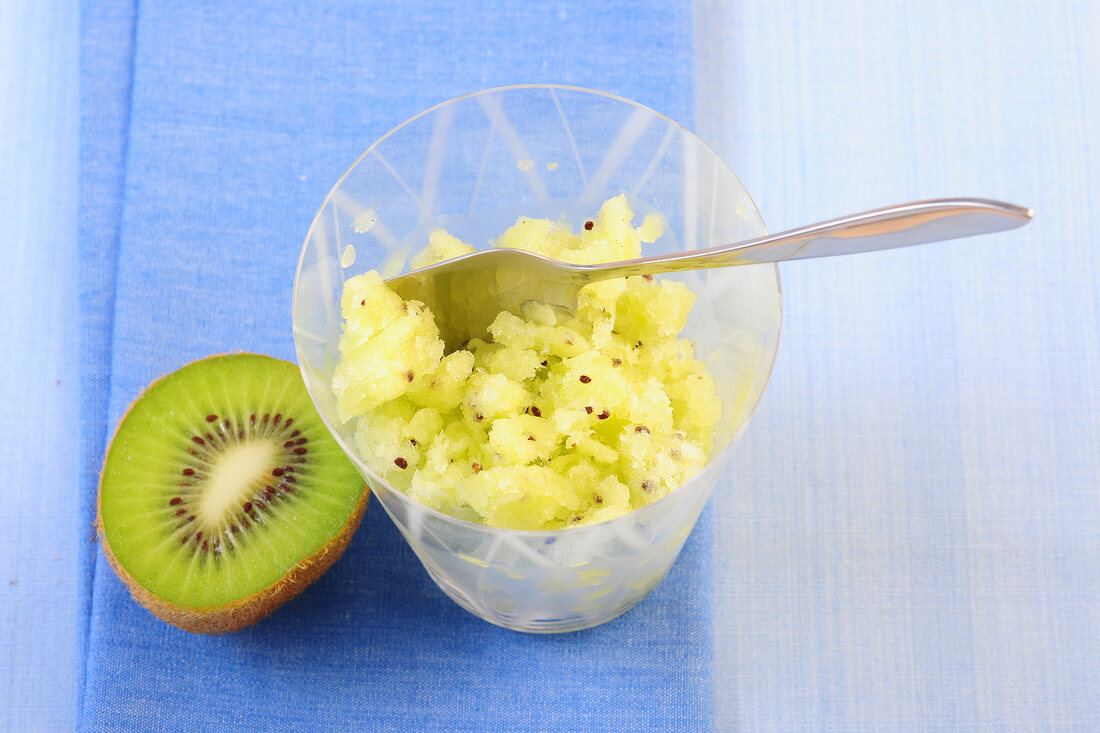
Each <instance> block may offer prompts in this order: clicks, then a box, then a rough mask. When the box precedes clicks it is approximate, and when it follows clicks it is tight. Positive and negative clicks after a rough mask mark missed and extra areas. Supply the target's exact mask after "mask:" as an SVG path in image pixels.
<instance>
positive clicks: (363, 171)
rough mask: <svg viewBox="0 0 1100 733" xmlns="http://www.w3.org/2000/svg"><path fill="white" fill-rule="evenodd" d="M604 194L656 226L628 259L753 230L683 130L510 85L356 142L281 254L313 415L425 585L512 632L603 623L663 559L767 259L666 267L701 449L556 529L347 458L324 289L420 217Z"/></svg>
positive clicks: (738, 383) (588, 101) (756, 342)
mask: <svg viewBox="0 0 1100 733" xmlns="http://www.w3.org/2000/svg"><path fill="white" fill-rule="evenodd" d="M620 193H622V194H626V196H627V200H628V201H629V203H630V205H631V207H632V208H633V209H634V211H635V215H636V218H635V226H637V225H638V224H639V223H640V222H641V218H642V216H644V215H645V214H647V213H650V212H657V213H659V214H660V215H661V216H662V217H663V218H664V220H665V222H666V227H665V234H664V235H663V236H662V237H661V238H659V239H658V240H657V242H655V243H654V244H649V245H646V246H645V250H644V253H643V254H645V255H650V254H658V253H661V252H671V251H677V250H690V249H698V248H705V247H713V246H718V245H722V244H727V243H731V242H735V241H738V240H741V239H748V238H750V237H755V236H758V235H761V234H764V233H765V229H764V224H763V222H762V221H761V219H760V215H759V213H758V212H757V211H756V208H755V207H754V205H753V203H752V201H751V199H750V198H749V195H748V193H747V192H746V191H745V189H744V187H743V186H742V185H741V183H740V181H738V180H737V177H736V176H734V174H733V173H732V171H730V169H729V168H728V167H727V166H726V165H725V164H724V163H723V162H722V161H721V160H720V159H719V158H718V157H717V156H716V155H715V154H714V152H713V151H711V150H710V148H708V147H707V146H706V145H704V144H703V143H702V142H701V141H700V140H699V139H698V138H696V137H695V136H694V135H693V134H692V133H690V132H689V131H688V130H686V129H685V128H683V127H682V126H680V125H678V124H677V123H675V122H673V121H672V120H670V119H668V118H667V117H664V116H662V115H660V114H658V113H656V112H654V111H653V110H650V109H648V108H646V107H644V106H642V105H640V104H637V103H634V102H631V101H629V100H626V99H622V98H620V97H615V96H613V95H609V94H603V93H599V92H593V91H590V90H585V89H578V88H573V87H565V86H551V85H527V86H515V87H502V88H497V89H489V90H485V91H481V92H477V93H474V94H470V95H467V96H464V97H459V98H457V99H453V100H451V101H449V102H445V103H443V104H440V105H437V106H435V107H432V108H431V109H429V110H427V111H425V112H422V113H421V114H419V115H417V116H416V117H413V118H412V119H410V120H408V121H407V122H405V123H403V124H401V125H399V126H398V127H396V128H395V129H393V130H392V131H391V132H389V133H388V134H386V135H385V136H384V137H382V138H381V139H380V140H378V141H377V142H375V143H374V144H373V145H371V146H370V148H368V149H367V151H366V152H365V153H363V155H362V156H361V157H360V158H359V160H357V161H356V162H355V163H354V164H353V165H352V166H351V168H350V169H348V171H347V172H346V173H344V175H343V176H342V177H341V178H340V180H339V181H337V183H336V185H335V186H334V187H333V189H332V191H331V192H330V193H329V195H328V197H327V198H326V199H325V201H324V203H323V204H322V205H321V208H320V210H319V211H318V213H317V215H316V217H315V218H314V220H313V224H312V226H311V227H310V229H309V232H308V234H307V235H306V240H305V244H304V246H303V249H302V255H301V259H300V261H299V264H298V272H297V275H296V278H295V282H294V295H293V312H294V315H293V321H294V342H295V347H296V350H297V355H298V361H299V364H300V365H301V368H302V373H303V375H304V377H305V382H306V386H307V387H308V389H309V392H310V394H311V395H312V397H313V400H314V402H315V403H316V405H317V408H318V410H319V411H320V413H321V417H322V418H323V419H324V421H325V424H326V425H327V426H328V428H329V429H330V430H331V431H332V433H333V434H334V435H335V436H336V439H337V440H338V441H339V442H340V444H341V445H342V446H343V448H344V450H345V451H346V452H347V454H348V455H349V456H350V457H351V459H352V460H353V461H354V462H355V464H356V466H357V467H358V469H359V471H360V472H361V473H362V475H363V477H364V479H365V480H366V482H367V483H368V484H369V486H370V488H371V489H372V491H373V492H374V494H375V496H376V497H377V499H378V501H379V503H381V505H382V506H383V507H384V508H385V510H386V512H387V513H388V514H389V516H390V517H391V518H392V519H393V521H394V522H395V523H396V524H397V527H398V528H399V529H400V531H401V534H402V535H404V537H405V539H406V540H407V541H408V543H409V545H410V546H411V547H412V549H413V550H414V551H415V553H416V555H417V556H418V557H419V558H420V560H421V562H422V563H423V565H424V567H425V569H426V570H427V571H428V573H429V574H430V575H431V577H432V578H433V579H434V580H435V582H436V583H437V584H438V585H439V587H440V588H441V589H442V590H443V591H444V592H445V593H446V594H447V595H448V596H450V597H451V598H452V599H454V600H455V602H457V603H458V604H459V605H461V606H462V607H463V608H465V609H466V610H468V611H470V612H471V613H473V614H475V615H477V616H479V617H481V618H483V619H485V620H486V621H490V622H492V623H494V624H499V625H501V626H505V627H507V628H511V629H516V630H519V631H528V632H559V631H571V630H577V629H583V628H587V627H590V626H595V625H596V624H600V623H603V622H605V621H608V620H610V619H612V618H615V617H616V616H618V615H619V614H621V613H623V612H624V611H626V610H627V609H629V608H631V607H632V606H634V605H635V604H636V603H638V602H639V601H640V600H641V599H642V598H644V597H645V596H646V594H647V593H649V592H650V591H651V590H652V589H653V588H654V587H655V586H656V585H657V584H658V583H659V582H660V581H661V579H662V578H663V577H664V576H665V574H666V573H667V572H668V570H669V568H670V566H671V565H672V563H673V561H674V560H675V559H676V557H677V555H678V554H679V552H680V548H681V547H682V546H683V544H684V540H685V539H686V538H687V536H688V534H689V533H690V532H691V529H692V527H693V526H694V524H695V521H696V519H697V518H698V516H699V513H700V512H701V511H702V509H703V506H704V504H705V503H706V501H707V499H708V498H709V496H710V494H711V491H712V490H713V489H714V486H715V484H716V482H717V481H718V479H719V478H720V477H721V476H722V475H723V468H724V466H725V464H726V463H727V461H728V460H729V458H730V455H731V453H732V452H733V448H734V444H735V442H736V440H737V438H738V437H739V435H740V433H741V431H742V430H743V429H744V427H745V424H746V423H747V421H748V419H749V416H750V415H751V414H752V411H753V409H754V408H755V407H756V405H757V402H758V401H759V399H760V396H761V394H762V392H763V390H764V387H765V385H766V383H767V381H768V377H769V376H770V373H771V368H772V364H773V363H774V361H775V354H776V348H777V345H778V340H779V330H780V322H781V311H782V307H781V295H780V286H779V277H778V270H777V269H776V268H775V266H774V265H751V266H742V267H731V268H725V269H719V270H706V271H698V272H689V273H678V274H675V275H668V276H667V277H671V278H675V279H678V280H681V281H682V282H684V283H686V284H687V285H688V286H689V287H690V288H691V289H692V290H693V291H694V292H695V293H696V294H697V295H698V300H697V301H696V303H695V306H694V308H693V309H692V312H691V316H690V318H689V320H688V323H687V326H686V328H685V331H684V336H685V337H687V338H691V339H693V340H694V341H695V344H696V355H697V356H698V357H699V358H700V359H703V360H704V361H705V362H706V363H707V366H708V368H709V369H710V372H711V374H712V375H713V376H714V379H715V381H716V382H717V387H718V394H719V397H720V398H721V400H722V407H723V410H722V412H723V416H722V419H721V421H720V422H719V425H718V427H717V429H716V434H715V447H714V451H713V453H712V456H711V459H710V462H709V463H708V464H707V466H706V467H705V468H704V469H703V470H702V471H701V472H700V473H699V474H697V475H696V476H695V477H694V478H692V479H691V480H690V481H688V482H687V483H686V484H684V485H683V486H681V487H680V488H678V489H676V490H675V491H673V492H672V493H670V494H669V495H668V496H666V497H664V498H663V499H661V500H659V501H657V502H654V503H653V504H651V505H649V506H647V507H644V508H642V509H639V510H637V511H635V512H632V513H630V514H628V515H625V516H623V517H620V518H618V519H615V520H612V521H608V522H604V523H601V524H596V525H591V526H581V527H576V528H567V529H561V530H556V531H521V530H511V529H497V528H493V527H486V526H482V525H479V524H473V523H471V522H468V521H464V520H461V519H456V518H454V517H451V516H448V515H445V514H442V513H440V512H438V511H435V510H434V509H431V508H429V507H427V506H424V505H422V504H420V503H418V502H416V501H413V500H411V499H409V498H408V497H406V496H405V495H404V494H403V493H401V492H400V491H399V490H397V489H395V488H393V487H392V486H389V485H388V484H387V483H386V482H385V481H384V480H382V479H381V478H380V477H379V476H378V475H377V474H376V473H374V472H373V471H372V470H371V468H370V467H369V466H367V465H366V464H364V463H363V461H362V460H361V459H360V458H359V457H358V456H357V455H356V452H355V447H354V446H355V442H354V440H353V435H354V432H355V425H354V421H351V422H348V423H343V422H341V421H340V420H339V418H338V416H337V413H336V409H335V398H334V396H333V394H332V389H331V379H332V374H333V370H334V369H335V366H336V363H337V361H338V359H339V352H338V350H337V343H338V341H339V338H340V333H341V318H340V295H341V290H342V287H343V283H344V281H345V280H346V279H347V278H349V277H351V276H353V275H357V274H359V273H362V272H365V271H367V270H370V269H376V270H379V271H380V272H382V275H383V277H390V276H393V275H397V274H399V273H400V272H402V271H404V270H405V269H406V268H407V259H408V257H409V255H410V254H412V253H415V252H416V251H417V250H419V249H421V248H423V247H424V246H426V244H427V241H428V234H429V233H430V232H431V231H432V230H434V229H436V228H439V227H443V228H446V229H447V230H448V231H449V232H451V233H452V234H454V235H455V236H457V237H459V238H461V239H462V240H463V241H466V242H469V243H471V244H473V245H474V246H475V247H488V246H490V241H491V240H492V238H494V237H496V236H497V235H499V234H500V233H501V232H503V231H504V230H505V229H506V228H507V227H508V226H510V225H512V224H513V223H515V220H516V218H517V217H519V216H528V217H543V218H550V219H553V220H559V219H560V218H561V217H563V216H564V217H565V218H566V219H567V220H568V221H570V222H571V223H572V225H573V227H574V230H576V229H577V228H579V227H580V226H582V225H583V223H584V220H585V218H586V217H592V216H594V215H595V214H596V212H597V211H598V209H599V206H600V204H601V203H602V202H603V201H604V200H605V199H607V198H610V197H611V196H615V195H618V194H620ZM728 488H729V489H730V490H736V487H728Z"/></svg>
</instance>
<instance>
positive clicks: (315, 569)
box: [94, 352, 370, 634]
mask: <svg viewBox="0 0 1100 733" xmlns="http://www.w3.org/2000/svg"><path fill="white" fill-rule="evenodd" d="M237 353H245V352H237ZM232 355H235V354H214V355H211V356H208V357H205V358H204V359H200V360H199V361H206V359H213V358H217V357H218V356H232ZM255 356H265V355H263V354H255ZM268 358H274V357H268ZM283 361H285V360H283ZM287 363H290V362H287ZM184 366H187V365H184ZM182 368H183V367H180V369H182ZM168 376H170V375H169V374H165V375H163V376H161V377H158V378H157V379H155V380H153V381H152V382H151V383H150V384H149V385H148V386H147V387H146V388H145V389H144V390H142V392H141V394H140V395H138V397H137V399H135V400H134V401H133V402H131V403H130V406H129V407H128V408H127V409H126V413H125V414H124V415H123V416H122V419H121V420H119V422H118V424H119V425H122V423H123V422H124V421H125V420H126V418H127V417H128V416H129V414H130V410H132V409H133V408H134V405H136V404H137V403H138V402H139V401H140V400H141V397H142V396H144V394H145V393H146V392H148V391H149V390H150V389H151V388H152V387H153V386H154V385H155V384H157V383H158V382H160V381H161V380H163V379H165V378H167V377H168ZM117 432H118V431H117V429H116V431H115V433H116V434H117ZM112 445H114V436H111V441H110V443H108V445H107V451H106V454H105V455H104V459H103V461H104V467H106V462H107V456H109V455H110V454H111V446H112ZM105 473H106V471H103V472H101V474H100V475H101V477H102V475H103V474H105ZM369 500H370V487H369V486H367V485H366V484H364V485H363V493H362V495H361V496H360V497H359V501H358V502H357V503H356V505H355V509H354V510H353V511H352V513H351V514H350V515H349V516H348V519H347V521H346V522H344V526H343V527H342V528H341V530H340V532H339V533H338V534H337V535H336V536H335V537H333V538H332V539H331V540H329V541H328V542H326V543H325V544H324V545H322V546H321V547H320V548H318V549H317V550H316V551H315V552H314V553H313V554H311V555H309V556H308V557H306V558H304V559H302V560H299V561H298V562H297V563H295V565H294V566H293V567H292V568H291V569H290V570H289V571H288V572H287V573H286V575H284V576H283V577H282V578H280V579H279V580H277V581H275V582H274V583H272V584H271V585H269V586H268V587H266V588H264V589H263V590H261V591H259V592H257V593H253V594H252V595H250V596H245V597H244V598H240V599H238V600H236V601H233V602H232V603H226V604H223V605H220V606H202V607H190V606H177V605H176V604H174V603H169V602H168V601H165V600H164V599H162V598H160V597H159V596H157V595H154V594H153V593H151V592H149V591H148V590H147V589H146V588H145V587H144V586H142V585H141V584H140V583H138V582H137V580H135V579H134V577H133V576H131V575H130V574H129V573H128V572H126V569H125V568H124V567H122V564H121V563H120V562H119V561H118V560H117V559H116V558H115V554H114V553H113V552H112V551H111V544H110V542H108V540H107V533H106V532H105V531H104V528H103V514H102V502H103V491H102V478H101V480H100V491H99V492H98V493H97V496H96V519H95V522H94V527H95V532H96V536H97V537H99V538H100V539H101V541H102V544H103V554H104V555H106V556H107V560H109V561H110V563H111V567H112V568H114V571H115V573H117V574H118V576H119V578H121V579H122V581H123V582H124V583H126V586H127V587H128V588H129V589H130V595H132V596H133V597H134V600H136V601H137V602H138V603H140V604H141V605H142V606H144V607H145V608H146V609H148V610H149V611H150V612H152V613H153V615H155V616H156V617H157V618H159V619H161V620H163V621H167V622H168V623H170V624H172V625H173V626H176V627H177V628H180V629H183V630H184V631H190V632H193V633H196V634H224V633H227V632H231V631H240V630H241V629H243V628H246V627H248V626H251V625H253V624H255V623H257V622H258V621H261V620H262V619H264V618H265V617H267V616H268V615H269V614H271V612H272V611H274V610H275V609H277V608H278V607H279V606H281V605H283V604H284V603H286V602H287V601H289V600H290V599H292V598H293V597H294V596H296V595H298V594H299V593H301V592H302V591H303V590H305V589H306V588H307V587H308V586H309V585H310V583H312V582H313V581H315V580H317V579H318V578H319V577H321V575H322V574H324V572H325V571H326V570H328V569H329V568H330V567H332V564H333V563H335V562H336V561H337V560H339V559H340V555H342V554H344V550H346V549H347V546H348V543H349V542H351V538H352V535H354V534H355V530H356V529H358V528H359V522H360V521H361V520H362V518H363V513H364V512H365V511H366V509H367V503H368V501H369Z"/></svg>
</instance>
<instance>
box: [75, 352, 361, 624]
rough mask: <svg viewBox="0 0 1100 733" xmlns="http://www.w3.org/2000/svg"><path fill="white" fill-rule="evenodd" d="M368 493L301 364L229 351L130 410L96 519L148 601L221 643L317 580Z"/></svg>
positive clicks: (109, 552)
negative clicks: (311, 394) (321, 412)
mask: <svg viewBox="0 0 1100 733" xmlns="http://www.w3.org/2000/svg"><path fill="white" fill-rule="evenodd" d="M368 497H369V491H368V490H367V488H366V487H365V485H364V483H363V480H362V478H361V477H360V476H359V473H358V472H357V471H356V469H355V467H354V465H353V464H352V463H351V461H350V460H348V458H347V456H346V455H345V454H344V452H343V450H342V449H341V448H340V446H339V445H338V444H337V442H336V440H335V439H334V438H333V437H332V436H331V434H330V433H329V432H328V430H327V429H326V428H325V426H324V424H323V423H322V421H321V418H320V416H319V415H318V414H317V411H316V408H315V407H314V406H313V403H312V402H311V401H310V398H309V395H308V393H307V392H306V388H305V384H304V382H303V381H302V377H301V374H300V373H299V371H298V367H297V366H295V365H294V364H291V363H289V362H286V361H282V360H280V359H275V358H272V357H269V356H263V355H259V354H228V355H221V356H213V357H209V358H206V359H202V360H200V361H196V362H193V363H191V364H188V365H187V366H184V367H182V368H181V369H179V370H178V371H175V372H173V373H171V374H169V375H167V376H165V377H163V378H161V379H159V380H157V381H156V382H154V383H153V384H151V385H150V386H149V387H148V388H147V389H146V390H145V392H144V393H143V394H142V395H141V397H139V398H138V400H137V401H136V402H135V403H134V404H133V405H132V406H131V407H130V410H129V411H128V412H127V413H126V416H125V417H123V419H122V421H121V422H120V423H119V426H118V429H117V431H116V432H115V436H114V438H113V439H112V441H111V445H110V447H109V448H108V450H107V458H106V461H105V462H104V467H103V475H102V477H101V479H100V484H99V501H98V512H97V519H96V524H97V529H98V532H99V533H100V535H101V537H102V539H103V550H104V553H105V554H106V556H107V558H108V559H109V560H110V562H111V565H112V566H113V567H114V569H115V571H116V572H117V573H118V574H119V576H120V577H121V578H122V580H123V581H125V582H126V584H127V586H129V588H130V591H131V593H132V594H133V596H134V598H135V599H136V600H137V601H138V602H140V603H141V604H142V605H144V606H145V607H146V608H148V609H149V610H150V611H152V612H153V613H154V614H156V615H157V616H159V617H160V618H162V619H164V620H165V621H167V622H169V623H171V624H174V625H175V626H178V627H180V628H181V629H185V630H187V631H193V632H200V633H208V634H217V633H222V632H226V631H237V630H239V629H241V628H243V627H245V626H249V625H251V624H253V623H255V622H257V621H259V620H260V619H262V618H263V617H265V616H267V615H268V614H269V613H271V611H273V610H275V609H276V608H278V607H279V606H280V605H282V604H283V603H285V602H286V601H288V600H289V599H290V598H292V597H293V596H295V595H296V594H297V593H298V592H300V591H301V590H302V589H304V588H305V587H306V586H307V585H309V584H310V583H311V582H313V581H314V580H316V579H317V578H318V577H319V576H320V575H321V574H322V573H323V572H324V571H325V570H327V569H328V567H329V566H331V565H332V563H334V562H335V561H336V559H337V558H339V556H340V554H341V553H342V552H343V551H344V548H345V547H346V546H347V544H348V542H349V541H350V539H351V536H352V534H354V532H355V529H356V527H358V525H359V520H360V519H361V518H362V515H363V511H364V509H365V508H366V505H367V499H368Z"/></svg>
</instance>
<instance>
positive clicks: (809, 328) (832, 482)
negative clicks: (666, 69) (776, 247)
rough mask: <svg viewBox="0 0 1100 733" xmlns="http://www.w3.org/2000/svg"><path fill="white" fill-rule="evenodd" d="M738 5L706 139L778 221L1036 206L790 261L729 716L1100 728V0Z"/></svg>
mask: <svg viewBox="0 0 1100 733" xmlns="http://www.w3.org/2000/svg"><path fill="white" fill-rule="evenodd" d="M719 5H720V4H719V3H714V4H712V6H711V7H710V9H711V10H712V11H717V10H718V9H719V7H718V6H719ZM721 10H722V12H723V14H724V18H723V19H719V18H718V17H716V16H713V15H712V16H709V22H708V23H707V24H706V25H705V26H703V27H698V26H697V28H698V32H697V39H696V42H697V44H698V45H699V47H700V48H709V49H714V56H713V58H711V59H710V60H709V61H708V62H707V66H708V67H709V68H710V69H711V73H710V74H704V76H705V78H704V79H703V80H702V81H701V82H700V84H699V86H698V89H697V94H698V96H699V97H700V98H701V99H710V100H723V104H724V106H725V108H726V110H727V112H726V115H725V119H728V120H729V121H730V122H729V124H726V125H724V126H720V127H717V128H715V129H713V130H704V131H703V134H704V135H705V136H706V137H707V139H709V140H711V141H712V142H713V143H714V144H715V145H716V146H717V147H718V149H719V152H720V153H721V155H722V156H723V157H724V158H725V160H727V161H728V162H729V163H730V165H731V166H732V167H733V169H734V170H735V171H737V172H738V173H739V174H741V176H742V179H743V180H744V182H745V185H746V187H747V188H748V190H749V191H750V192H752V194H753V196H754V198H755V200H756V203H757V204H758V206H759V208H760V210H761V211H762V212H763V214H764V219H765V221H766V222H767V223H768V225H769V227H770V228H771V230H772V231H780V230H782V229H786V228H790V227H795V226H799V225H801V224H805V223H808V222H813V221H820V220H823V219H827V218H830V217H834V216H841V215H844V214H847V213H850V212H857V211H861V210H866V209H872V208H875V207H879V206H885V205H888V204H891V203H900V202H904V201H913V200H919V199H927V198H938V197H944V196H979V197H988V198H997V199H1003V200H1006V201H1010V202H1014V203H1017V204H1021V205H1024V206H1029V207H1033V208H1034V209H1035V212H1036V215H1035V219H1034V221H1032V222H1031V223H1030V224H1028V225H1027V226H1026V227H1024V228H1022V229H1018V230H1015V231H1012V232H1003V233H1000V234H996V235H989V236H985V237H979V238H974V239H966V240H957V241H954V242H946V243H942V244H934V245H928V246H926V247H919V248H912V249H906V250H895V251H892V252H883V253H876V254H870V255H861V256H859V257H850V258H837V259H832V260H814V261H807V262H801V263H790V264H788V265H785V266H783V267H782V268H781V270H782V275H783V286H784V311H785V312H784V334H783V338H782V340H781V341H782V343H781V344H780V356H779V359H778V362H777V364H776V368H775V372H774V374H773V377H772V380H771V384H770V385H769V387H768V392H767V393H766V395H765V397H764V401H763V404H762V405H761V407H760V409H759V410H758V412H757V415H756V417H755V422H754V423H753V425H752V426H751V427H750V429H749V430H748V431H747V433H746V435H745V440H744V442H743V443H742V445H741V446H740V451H739V453H738V456H737V457H736V459H735V461H736V464H737V469H738V470H737V481H736V482H735V483H734V484H732V486H731V490H729V491H725V492H722V491H719V492H716V495H715V500H714V501H713V502H712V505H711V510H712V517H713V519H714V532H713V537H714V548H713V554H714V557H715V558H723V559H724V560H725V561H724V562H717V561H716V562H715V563H714V568H715V579H714V581H715V582H714V591H713V596H712V597H713V598H714V599H715V602H716V606H715V613H714V630H715V680H716V682H715V709H716V716H717V717H716V725H717V726H718V727H719V728H720V729H722V730H916V731H927V730H987V729H988V730H1073V731H1086V730H1097V729H1100V636H1098V635H1097V633H1096V630H1097V629H1098V628H1100V580H1098V573H1097V571H1098V562H1100V521H1098V520H1100V502H1098V501H1097V478H1098V477H1100V411H1098V409H1097V408H1100V293H1098V287H1097V286H1098V284H1100V269H1098V266H1097V265H1098V261H1100V260H1098V257H1097V249H1096V246H1097V241H1098V237H1100V230H1098V228H1097V224H1096V221H1097V218H1096V215H1095V213H1094V211H1093V209H1094V208H1095V201H1096V200H1097V195H1098V194H1100V189H1098V188H1097V186H1098V182H1100V176H1098V173H1100V137H1098V135H1097V132H1096V130H1097V129H1098V128H1097V123H1098V122H1100V76H1098V75H1097V74H1096V73H1094V71H1093V70H1095V69H1097V68H1100V53H1098V51H1097V46H1096V44H1095V43H1094V42H1093V41H1092V38H1093V37H1094V36H1095V31H1096V29H1097V28H1100V7H1098V6H1097V5H1096V4H1095V3H1076V2H1055V3H1049V2H1038V1H1032V0H1027V1H1022V2H1010V3H1005V2H985V1H983V2H972V3H962V4H960V3H954V2H950V1H949V0H947V1H940V0H933V1H932V2H921V3H881V2H872V1H870V0H860V1H857V2H845V3H841V4H836V3H830V4H816V5H815V4H812V3H805V2H777V3H751V2H749V3H737V4H729V5H723V6H722V8H721ZM701 71H703V72H705V71H706V69H704V68H702V67H701ZM715 119H716V118H714V117H708V116H706V115H702V114H701V115H700V120H701V122H706V121H708V120H709V121H713V120H715Z"/></svg>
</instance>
